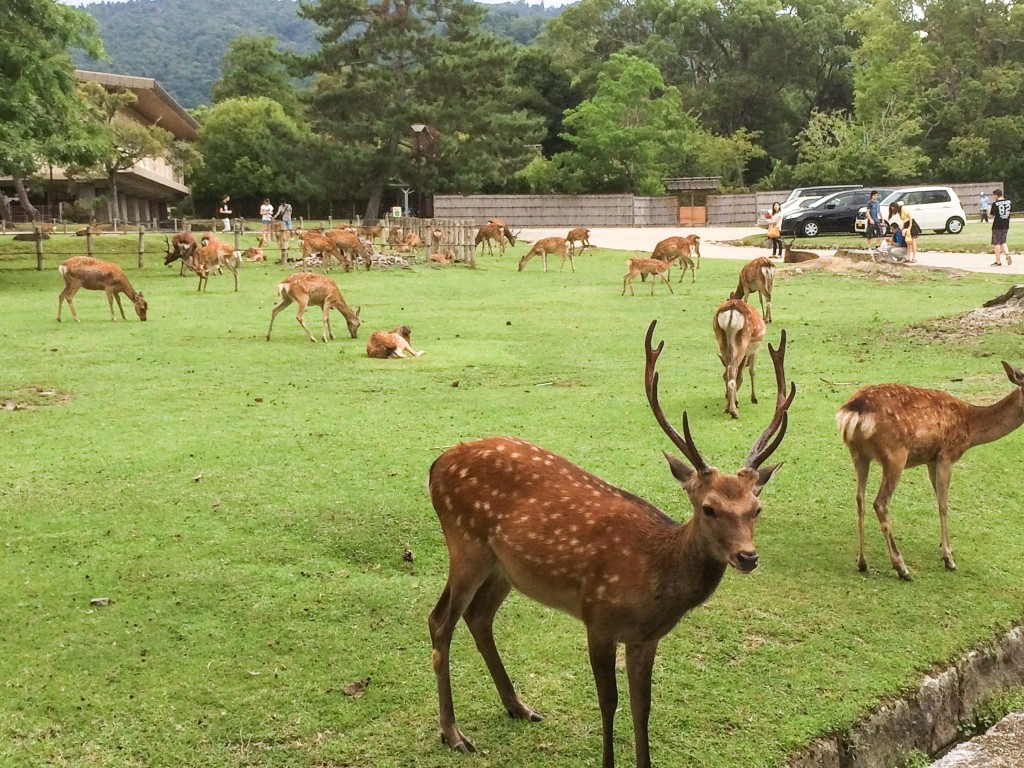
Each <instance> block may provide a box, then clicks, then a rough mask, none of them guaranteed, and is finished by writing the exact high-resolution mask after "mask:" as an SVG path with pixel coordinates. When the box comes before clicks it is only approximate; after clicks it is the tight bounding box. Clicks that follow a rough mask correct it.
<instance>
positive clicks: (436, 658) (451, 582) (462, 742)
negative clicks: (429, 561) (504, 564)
mask: <svg viewBox="0 0 1024 768" xmlns="http://www.w3.org/2000/svg"><path fill="white" fill-rule="evenodd" d="M472 554H473V553H472V552H459V553H458V556H459V561H458V562H459V567H458V568H456V567H455V566H454V565H450V566H449V569H448V583H447V584H445V585H444V591H443V592H442V593H441V598H440V599H439V600H438V601H437V605H436V606H435V607H434V610H433V611H431V612H430V617H429V618H428V619H427V624H428V626H429V627H430V642H431V645H432V646H433V653H432V654H431V656H432V661H433V665H434V675H435V677H436V678H437V697H438V704H439V708H440V728H441V743H442V744H447V745H448V746H449V747H451V748H452V749H454V750H455V751H456V752H463V753H468V752H476V747H474V746H473V743H472V742H471V741H470V740H469V739H467V738H466V736H465V734H463V733H462V731H460V730H459V727H458V726H457V725H456V723H455V704H454V702H453V701H452V680H451V666H450V656H451V643H452V634H453V633H454V632H455V625H456V624H458V622H459V619H460V618H462V615H463V613H465V611H466V608H468V607H469V604H470V603H471V602H472V600H473V597H474V595H475V594H476V592H477V590H479V588H480V586H481V584H483V583H484V582H485V581H486V580H487V577H488V574H489V573H490V571H492V570H493V567H494V566H493V561H492V562H491V563H487V562H486V561H485V559H484V553H483V552H478V553H476V554H477V558H476V560H477V561H478V562H473V559H472V557H471V556H472ZM449 556H450V557H451V558H452V560H453V561H454V559H455V557H456V554H455V553H454V552H452V553H450V555H449ZM463 556H465V558H466V559H462V558H463Z"/></svg>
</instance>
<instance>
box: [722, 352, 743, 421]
mask: <svg viewBox="0 0 1024 768" xmlns="http://www.w3.org/2000/svg"><path fill="white" fill-rule="evenodd" d="M739 370H740V375H741V376H742V372H743V368H740V369H739ZM738 386H739V384H738V383H737V382H736V368H735V365H733V364H727V365H726V366H725V412H726V413H728V414H729V415H730V416H732V417H733V418H734V419H738V418H739V417H740V414H739V411H737V410H736V390H737V388H738Z"/></svg>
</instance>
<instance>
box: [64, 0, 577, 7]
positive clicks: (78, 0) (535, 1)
mask: <svg viewBox="0 0 1024 768" xmlns="http://www.w3.org/2000/svg"><path fill="white" fill-rule="evenodd" d="M526 1H527V4H528V5H540V4H541V2H543V3H544V5H545V6H546V7H548V8H551V7H553V6H556V5H568V4H569V3H571V2H575V0H526ZM60 2H62V3H64V4H65V5H92V4H93V3H101V2H107V3H126V2H128V0H60ZM479 2H481V3H489V4H491V5H494V4H496V3H504V2H507V0H479Z"/></svg>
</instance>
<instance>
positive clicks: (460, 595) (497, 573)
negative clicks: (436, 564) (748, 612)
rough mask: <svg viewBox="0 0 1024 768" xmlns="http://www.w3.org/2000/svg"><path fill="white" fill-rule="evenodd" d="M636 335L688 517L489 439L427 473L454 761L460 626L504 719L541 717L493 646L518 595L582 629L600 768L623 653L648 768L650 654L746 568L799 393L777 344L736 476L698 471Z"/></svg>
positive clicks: (701, 467) (460, 739) (436, 655)
mask: <svg viewBox="0 0 1024 768" xmlns="http://www.w3.org/2000/svg"><path fill="white" fill-rule="evenodd" d="M656 324H657V321H655V322H652V323H651V325H650V327H649V328H648V329H647V336H646V338H645V342H644V346H645V350H646V358H647V364H646V370H645V374H644V389H645V391H646V393H647V401H648V403H649V404H650V407H651V411H652V412H653V413H654V418H655V419H656V420H657V422H658V424H659V425H660V426H661V428H662V430H663V431H664V432H665V434H666V435H667V436H668V438H669V440H671V441H672V443H673V444H674V445H675V446H676V447H677V448H678V449H679V450H680V451H681V452H682V454H683V456H684V457H685V459H686V461H688V462H689V465H688V464H687V463H686V461H682V460H680V459H678V458H676V457H675V456H673V455H671V454H668V453H666V454H665V458H666V459H667V460H668V465H669V470H670V472H671V473H672V475H673V477H675V478H676V480H677V481H678V482H679V483H680V484H681V485H682V487H683V490H684V491H685V492H686V494H687V496H688V497H689V499H690V504H691V506H692V508H693V517H692V518H691V519H690V520H689V521H688V522H686V523H681V524H680V523H677V522H676V521H675V520H672V519H671V518H670V517H669V516H668V515H666V514H665V513H664V512H662V511H661V510H659V509H657V508H656V507H655V506H653V505H652V504H650V503H648V502H646V501H644V500H643V499H641V498H639V497H637V496H634V495H633V494H631V493H629V492H628V491H624V490H620V489H619V488H616V487H615V486H613V485H611V484H609V483H607V482H605V481H604V480H602V479H601V478H599V477H597V476H595V475H592V474H590V473H589V472H587V471H585V470H584V469H582V468H580V467H578V466H576V465H575V464H572V463H571V462H569V460H568V459H565V458H563V457H561V456H559V455H557V454H554V453H551V452H550V451H546V450H544V449H543V448H540V447H538V446H536V445H533V444H531V443H529V442H527V441H525V440H519V439H516V438H512V437H491V438H485V439H483V440H477V441H475V442H472V443H462V444H460V445H458V446H456V447H454V448H451V449H449V450H448V451H446V452H445V453H443V454H442V455H441V456H440V457H439V458H438V459H437V461H435V462H434V464H433V466H432V467H431V468H430V477H429V489H430V499H431V502H432V504H433V506H434V509H435V511H436V512H437V516H438V519H439V520H440V522H441V528H442V530H443V532H444V537H445V543H446V544H447V546H448V554H449V565H448V582H447V583H446V584H445V587H444V591H443V592H442V593H441V598H440V600H439V601H438V603H437V606H436V607H435V608H434V610H433V611H432V612H431V614H430V619H429V625H430V637H431V641H432V643H433V664H434V673H435V675H436V677H437V690H438V698H439V701H440V729H441V740H442V741H443V742H444V743H445V744H447V745H448V746H450V747H451V748H452V749H455V750H456V751H459V752H473V751H475V748H474V746H473V744H472V742H470V740H469V739H468V738H466V736H465V734H463V732H462V731H461V730H460V729H459V727H458V725H457V724H456V721H455V708H454V704H453V701H452V687H451V677H450V670H449V653H450V645H451V639H452V633H453V632H454V630H455V626H456V624H458V622H459V619H465V621H466V625H467V626H468V627H469V631H470V632H471V633H472V635H473V639H474V640H475V641H476V646H477V649H478V650H479V651H480V654H481V655H482V656H483V658H484V662H485V663H486V665H487V669H488V671H489V672H490V675H491V678H492V679H493V681H494V685H495V687H496V688H497V690H498V696H499V698H500V699H501V702H502V705H503V706H504V707H505V710H506V711H507V712H508V714H509V716H511V717H513V718H517V719H522V720H532V721H539V720H542V719H543V717H542V715H541V714H540V713H539V712H537V711H536V710H534V709H533V708H532V707H530V706H528V705H527V704H526V703H525V702H523V700H522V699H520V698H519V695H518V694H517V693H516V691H515V689H514V687H513V685H512V681H511V679H510V678H509V676H508V673H507V672H506V671H505V666H504V664H503V663H502V660H501V657H500V655H499V654H498V649H497V647H496V646H495V643H494V635H493V623H494V616H495V613H496V612H497V610H498V608H499V607H500V606H501V604H502V602H503V601H504V600H505V598H506V597H508V595H509V593H510V592H511V590H512V588H513V587H515V588H516V589H518V590H519V591H520V592H522V593H523V594H525V595H526V596H528V597H530V598H532V599H534V600H536V601H538V602H540V603H543V604H544V605H548V606H550V607H552V608H556V609H558V610H562V611H565V612H566V613H568V614H570V615H572V616H575V617H576V618H578V619H580V620H581V621H582V622H583V623H584V625H585V626H586V629H587V645H588V648H589V652H590V665H591V668H592V670H593V673H594V680H595V682H596V684H597V698H598V703H599V705H600V709H601V726H602V733H603V738H602V751H603V758H602V763H601V764H602V766H603V768H613V766H614V752H613V744H612V733H613V721H614V718H615V710H616V707H617V706H618V690H617V686H616V682H615V656H616V649H617V647H618V645H619V643H623V644H625V646H626V677H627V680H628V681H629V699H630V709H631V711H632V715H633V729H634V733H635V739H636V762H637V766H638V768H649V766H650V765H651V758H650V745H649V738H648V719H649V715H650V710H651V673H652V670H653V666H654V660H655V653H656V652H657V648H658V643H659V641H660V640H661V638H662V637H664V636H665V635H666V634H668V633H669V632H670V631H671V630H672V628H673V627H675V625H676V624H677V623H678V622H679V620H680V619H681V618H682V617H683V616H684V615H685V614H686V613H687V612H688V611H690V610H691V609H692V608H695V607H696V606H698V605H700V604H701V603H703V602H704V601H705V600H707V599H708V598H709V597H710V596H711V595H712V593H714V591H715V589H716V588H717V587H718V584H719V582H720V581H721V580H722V577H723V576H724V575H725V571H726V569H727V568H728V567H729V566H732V567H733V568H735V569H736V570H738V571H740V572H741V573H750V572H751V571H752V570H754V568H755V567H756V566H757V562H758V554H757V550H756V549H755V547H754V526H755V523H756V521H757V517H758V515H759V514H760V512H761V502H760V500H759V499H758V496H759V495H760V493H761V489H762V488H764V486H765V485H766V484H767V483H768V481H769V480H770V479H771V478H772V475H773V474H774V473H775V470H776V469H778V466H779V465H777V464H776V465H773V466H768V467H762V466H761V465H762V464H763V463H764V462H765V461H766V460H767V459H768V457H769V456H770V455H771V454H772V453H773V452H774V451H775V449H776V448H778V446H779V444H780V443H781V442H782V438H783V437H784V436H785V434H786V424H787V415H786V411H787V410H788V409H789V406H790V404H791V403H792V401H793V397H794V396H795V394H796V388H795V386H794V387H793V388H792V390H791V392H790V394H789V396H788V397H787V395H786V382H785V373H784V371H783V361H784V356H785V348H786V335H785V332H783V334H782V341H781V343H780V345H779V349H778V351H776V350H774V349H771V355H772V361H773V362H774V364H775V376H776V382H777V384H778V398H777V400H776V407H775V415H774V416H773V418H772V420H771V423H770V424H769V425H768V427H767V428H766V429H765V431H764V432H763V433H762V434H761V436H760V437H759V438H758V439H757V441H756V442H755V443H754V446H753V448H751V450H750V453H749V454H748V455H747V460H746V462H745V463H744V466H743V468H741V469H740V470H739V471H738V472H737V473H736V474H734V475H728V474H723V473H720V472H719V471H718V470H717V469H715V468H714V467H712V466H709V465H708V464H706V463H705V462H704V459H703V458H702V457H701V455H700V453H699V452H698V451H697V447H696V446H695V445H694V442H693V437H692V436H691V434H690V425H689V421H688V418H687V415H686V413H685V412H684V413H683V421H682V424H683V434H682V435H680V434H679V432H677V431H676V428H675V427H674V426H673V425H672V424H671V422H669V420H668V418H667V417H666V416H665V413H664V411H663V410H662V408H661V405H660V403H659V401H658V373H657V371H656V370H655V369H656V366H657V361H658V357H659V356H660V355H661V352H662V350H663V348H664V346H665V344H664V342H661V343H660V344H658V347H657V348H656V349H655V348H653V347H652V344H651V342H652V338H653V336H654V329H655V325H656Z"/></svg>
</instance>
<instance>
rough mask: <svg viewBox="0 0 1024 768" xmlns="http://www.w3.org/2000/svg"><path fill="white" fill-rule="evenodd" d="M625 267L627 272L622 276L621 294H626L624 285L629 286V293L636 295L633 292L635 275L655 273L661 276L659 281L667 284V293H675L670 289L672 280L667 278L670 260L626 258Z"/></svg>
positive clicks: (652, 284)
mask: <svg viewBox="0 0 1024 768" xmlns="http://www.w3.org/2000/svg"><path fill="white" fill-rule="evenodd" d="M626 267H627V268H628V269H629V272H627V273H626V276H625V277H623V278H622V295H623V296H625V295H626V286H627V285H628V286H629V295H630V296H636V294H635V293H633V281H634V280H636V278H637V275H644V276H646V275H657V276H658V277H660V278H661V281H662V282H663V283H664V284H665V285H667V286H668V292H669V293H675V291H673V290H672V281H671V280H670V279H669V275H670V274H671V272H670V270H671V269H672V262H671V261H661V260H659V259H640V258H637V259H626ZM654 283H655V281H654V280H651V296H653V295H654Z"/></svg>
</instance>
